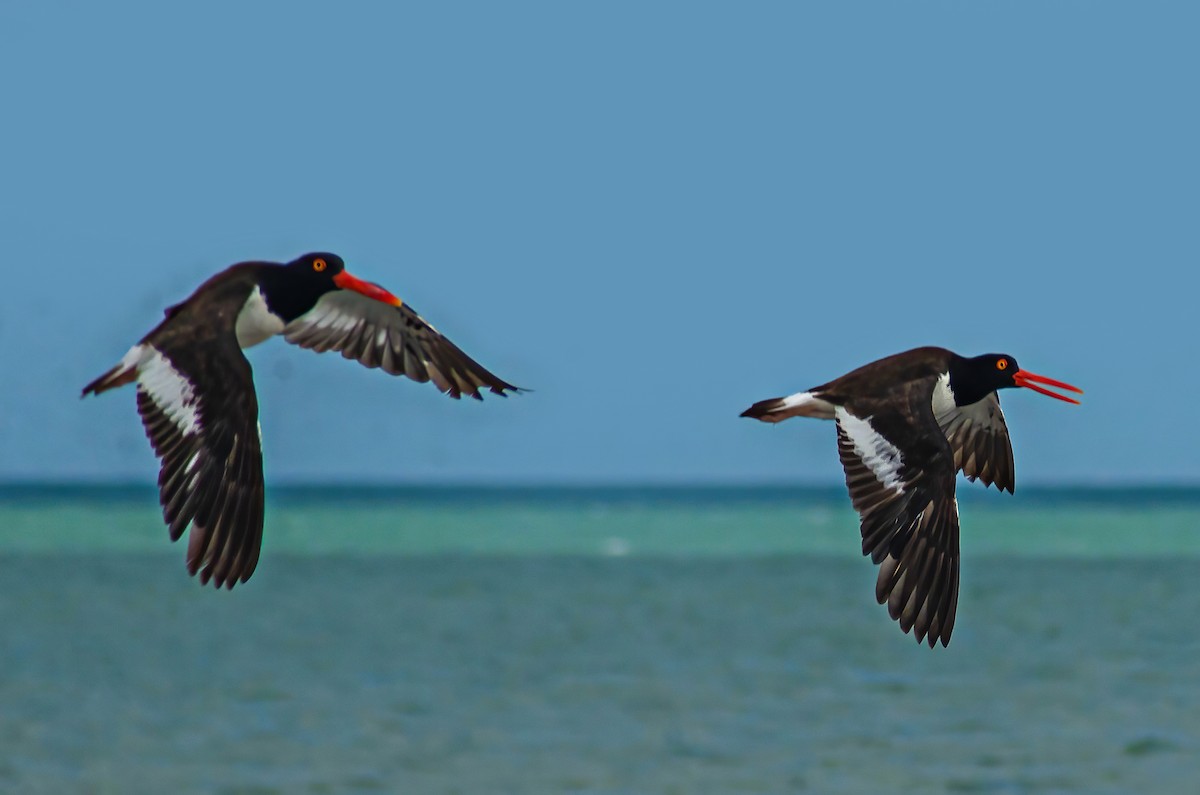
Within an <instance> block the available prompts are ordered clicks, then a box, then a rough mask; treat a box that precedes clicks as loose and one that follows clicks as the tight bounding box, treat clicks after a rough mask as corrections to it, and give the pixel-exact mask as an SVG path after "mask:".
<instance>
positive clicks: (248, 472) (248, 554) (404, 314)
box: [83, 253, 518, 588]
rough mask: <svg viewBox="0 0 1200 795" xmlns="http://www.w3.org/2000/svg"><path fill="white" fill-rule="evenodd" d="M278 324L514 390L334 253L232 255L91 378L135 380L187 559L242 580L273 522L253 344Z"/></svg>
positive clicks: (398, 370) (201, 569) (389, 367)
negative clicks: (266, 524)
mask: <svg viewBox="0 0 1200 795" xmlns="http://www.w3.org/2000/svg"><path fill="white" fill-rule="evenodd" d="M279 334H282V335H283V336H284V338H285V339H286V340H287V341H288V342H292V343H294V344H297V345H300V346H301V347H305V348H311V349H313V350H316V351H318V352H322V351H326V350H337V351H340V352H341V353H342V355H343V356H345V357H346V358H353V359H357V360H358V361H360V362H362V363H363V364H364V365H366V366H368V367H382V368H383V369H384V370H385V371H387V372H388V373H391V374H393V375H407V376H408V377H409V378H412V379H414V380H416V381H433V382H434V384H436V385H437V387H438V388H439V389H441V390H442V391H443V392H445V393H447V394H449V395H450V396H451V397H454V398H459V397H461V396H462V395H464V394H466V395H470V396H471V397H474V398H477V399H481V396H480V389H482V388H486V389H489V390H491V391H492V392H493V393H495V394H498V395H505V394H506V393H508V392H515V391H518V390H517V388H516V387H514V386H513V385H511V384H509V383H507V382H505V381H502V380H500V379H499V378H497V377H496V376H494V375H493V374H492V373H490V372H489V371H488V370H486V369H485V368H483V367H482V366H480V365H479V364H478V363H477V362H475V361H474V360H473V359H471V358H470V357H469V356H467V355H466V354H465V353H463V352H462V351H461V350H460V349H459V348H458V347H457V346H455V345H454V344H453V343H452V342H450V341H449V340H448V339H446V338H445V337H444V336H442V335H441V334H440V333H439V332H438V331H437V330H436V329H434V328H433V327H432V326H430V325H429V324H428V323H426V322H425V321H424V320H423V319H422V318H421V317H420V316H419V315H417V313H416V312H414V311H413V310H412V309H410V308H409V307H407V306H406V305H404V304H403V303H402V302H401V301H400V300H399V299H398V298H396V297H395V296H393V295H392V294H391V293H389V292H387V291H386V290H384V289H383V288H381V287H378V286H376V285H374V284H370V283H368V282H363V281H360V280H359V279H357V278H355V277H353V276H351V275H350V274H349V273H347V272H346V271H345V269H344V265H343V263H342V260H341V259H340V258H339V257H337V256H336V255H333V254H323V253H318V254H308V255H305V256H304V257H300V258H299V259H296V260H293V261H292V262H290V263H287V264H276V263H269V262H246V263H240V264H237V265H233V266H231V267H229V268H227V269H225V270H224V271H221V272H220V273H218V274H216V275H215V276H213V277H212V278H210V279H209V280H208V281H206V282H204V284H202V285H200V287H198V288H197V289H196V291H195V292H194V293H192V295H191V296H190V297H189V298H187V299H186V300H185V301H183V302H182V303H179V304H176V305H175V306H172V307H170V308H168V309H167V310H166V313H165V317H164V318H163V320H162V322H161V323H159V324H158V326H156V327H155V328H154V330H152V331H151V332H150V333H149V334H147V335H146V336H145V337H143V338H142V339H141V341H140V342H138V344H137V345H134V346H133V347H132V348H130V350H129V352H128V353H126V354H125V356H124V357H123V358H122V359H121V361H120V362H119V363H118V364H117V366H116V367H114V368H112V369H111V370H109V371H108V372H107V373H105V374H104V375H102V376H101V377H100V378H97V379H96V380H95V381H93V382H92V383H90V384H88V385H87V386H86V387H84V390H83V394H84V395H88V394H97V395H98V394H100V393H102V392H105V391H107V390H109V389H113V388H115V387H119V386H122V385H124V384H129V383H133V382H136V383H137V403H138V411H139V413H140V414H141V417H142V422H143V424H144V425H145V428H146V435H147V436H148V437H149V439H150V443H151V445H152V446H153V447H154V451H155V454H156V455H157V456H158V457H159V458H160V459H162V466H161V470H160V473H159V479H158V483H159V493H160V500H161V502H162V506H163V517H164V519H165V520H166V522H167V525H168V527H169V528H170V534H171V538H172V540H177V539H178V538H180V537H181V536H182V535H183V533H184V532H185V531H186V530H187V529H188V527H189V526H190V527H191V532H190V535H189V539H188V552H187V565H188V570H189V571H190V572H191V573H192V574H196V573H199V574H200V579H201V581H202V582H208V581H209V580H210V579H211V580H212V582H213V583H214V584H215V585H217V586H218V587H220V586H222V585H225V586H227V587H230V588H232V587H233V586H234V584H235V583H237V582H245V581H246V580H247V579H249V578H250V575H251V574H252V573H253V572H254V568H255V566H256V565H257V562H258V556H259V549H260V545H261V542H262V528H263V504H264V499H263V474H262V450H261V446H260V439H259V427H258V399H257V397H256V395H255V391H254V380H253V376H252V373H251V369H250V363H249V362H248V361H247V360H246V357H245V356H244V355H243V354H242V350H243V349H244V348H249V347H251V346H253V345H257V344H259V343H260V342H263V341H265V340H267V339H269V338H270V337H273V336H276V335H279Z"/></svg>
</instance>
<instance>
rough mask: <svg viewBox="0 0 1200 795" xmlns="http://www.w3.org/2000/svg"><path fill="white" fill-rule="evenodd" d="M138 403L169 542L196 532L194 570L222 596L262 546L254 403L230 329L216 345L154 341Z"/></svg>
mask: <svg viewBox="0 0 1200 795" xmlns="http://www.w3.org/2000/svg"><path fill="white" fill-rule="evenodd" d="M141 348H142V352H141V361H140V364H139V367H138V385H137V404H138V413H139V414H141V417H142V423H143V425H145V427H146V436H148V437H149V439H150V443H151V445H153V447H154V452H155V454H156V455H157V456H158V457H159V458H160V459H161V463H162V468H161V470H160V471H159V476H158V487H159V500H160V502H161V503H162V508H163V518H164V519H165V520H166V522H167V525H168V527H169V528H170V533H171V540H172V541H176V540H178V539H179V538H180V537H181V536H182V535H183V533H184V531H185V530H187V528H188V526H189V525H190V526H191V532H190V535H189V537H188V548H187V567H188V572H189V573H191V574H193V575H194V574H196V573H197V572H199V574H200V581H201V582H202V583H208V581H209V580H212V582H213V584H214V585H215V586H217V587H218V588H219V587H221V586H223V585H224V586H227V587H229V588H232V587H233V586H234V585H235V584H236V583H237V582H245V581H246V580H248V579H250V575H251V574H253V573H254V568H255V566H256V565H257V564H258V554H259V550H260V548H261V546H262V529H263V475H262V449H261V446H260V440H259V431H258V399H257V397H256V396H255V394H254V383H253V380H252V377H251V372H250V363H249V362H247V361H246V357H245V356H243V355H242V352H241V349H240V348H239V347H238V345H237V340H236V338H235V336H234V334H233V330H232V328H230V329H228V330H222V331H221V332H219V333H217V334H216V335H215V336H214V337H212V338H211V339H202V340H197V339H195V338H194V337H192V338H188V339H182V338H180V337H178V336H175V335H169V334H164V335H161V336H160V337H159V338H157V339H156V338H155V337H154V335H151V336H150V337H148V338H147V340H146V341H144V342H143V343H142V345H141Z"/></svg>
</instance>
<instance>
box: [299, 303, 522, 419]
mask: <svg viewBox="0 0 1200 795" xmlns="http://www.w3.org/2000/svg"><path fill="white" fill-rule="evenodd" d="M283 335H284V339H286V340H287V341H288V342H291V343H294V344H296V345H299V346H300V347H302V348H311V349H312V350H314V351H316V352H318V353H323V352H325V351H329V350H334V351H340V352H341V354H342V355H343V356H345V357H346V358H347V359H357V360H358V361H359V362H361V363H362V364H364V365H366V366H367V367H381V368H383V370H384V371H385V372H388V373H391V374H392V375H406V376H408V377H409V378H411V379H413V380H414V381H421V382H424V381H433V383H434V384H435V385H436V386H437V388H438V389H440V390H442V391H443V392H445V393H446V394H447V395H449V396H450V397H452V398H455V399H457V398H459V397H461V396H462V395H470V396H471V397H473V398H475V399H476V400H482V399H483V398H482V396H481V395H480V394H479V390H480V389H481V388H486V389H490V390H491V391H492V392H494V393H495V394H497V395H504V394H505V393H506V392H516V391H518V389H517V387H515V386H513V385H512V384H510V383H508V382H506V381H502V380H501V379H499V378H497V377H496V376H495V375H493V374H492V373H491V372H489V371H488V370H487V369H486V368H484V367H483V366H482V365H481V364H479V363H478V362H476V361H475V360H474V359H472V358H471V357H470V356H468V355H467V354H465V353H463V352H462V351H461V350H460V349H459V348H458V346H456V345H455V344H454V343H452V342H451V341H450V340H448V339H446V338H445V337H444V336H443V335H442V334H441V333H440V332H439V331H438V330H437V329H435V328H434V327H433V326H431V325H429V324H428V323H426V322H425V320H424V319H423V318H422V317H421V316H420V315H418V314H417V313H416V312H414V311H413V310H412V309H410V308H409V307H408V305H407V304H405V305H401V306H398V307H397V306H392V305H390V304H385V303H383V302H381V301H376V300H373V299H371V298H368V297H366V296H365V295H361V294H359V293H356V292H353V291H351V290H335V291H334V292H331V293H326V294H325V295H323V296H322V297H321V299H320V300H319V301H317V304H316V306H314V307H313V308H312V309H311V310H309V311H308V312H306V313H305V314H303V315H301V316H300V317H298V318H296V319H295V320H293V321H292V322H291V323H289V324H288V325H287V326H286V327H285V328H284V330H283Z"/></svg>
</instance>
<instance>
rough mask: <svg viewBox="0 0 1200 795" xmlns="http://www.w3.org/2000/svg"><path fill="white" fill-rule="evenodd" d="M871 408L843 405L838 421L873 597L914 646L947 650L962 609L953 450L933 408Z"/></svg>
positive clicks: (839, 449)
mask: <svg viewBox="0 0 1200 795" xmlns="http://www.w3.org/2000/svg"><path fill="white" fill-rule="evenodd" d="M872 409H874V411H873V413H871V414H869V415H867V416H858V415H856V414H855V413H853V412H852V411H851V410H850V409H847V408H845V407H841V406H839V407H838V408H837V411H836V417H835V419H836V421H837V428H838V454H839V456H840V457H841V460H842V467H843V468H844V469H845V471H846V486H847V487H848V488H849V490H850V499H851V500H852V502H853V503H854V509H855V510H856V511H858V514H859V518H860V520H861V531H862V550H863V554H864V555H870V556H871V560H873V561H874V562H875V563H877V564H879V575H878V578H877V579H876V583H875V598H876V599H877V600H878V601H879V603H880V604H884V603H887V606H888V614H889V615H891V617H892V618H893V619H894V620H896V621H898V622H900V628H901V629H902V630H904V632H908V631H910V630H912V631H913V632H914V635H915V636H916V639H917V642H921V641H922V640H927V641H928V643H929V646H930V647H933V646H934V645H935V644H936V643H937V642H938V641H941V643H942V645H943V646H945V645H947V644H948V643H949V642H950V633H951V632H952V631H953V630H954V614H955V609H956V606H957V604H958V557H959V550H958V503H957V501H956V500H955V498H954V469H953V466H952V458H951V452H950V450H949V448H948V446H947V444H946V442H945V440H944V439H943V438H942V436H941V434H940V432H939V431H938V429H937V426H936V425H935V424H934V422H933V417H932V411H931V410H928V409H927V410H926V411H925V412H924V413H921V412H920V411H912V410H908V409H909V407H905V410H896V409H895V408H894V407H892V408H889V407H887V406H886V405H884V404H882V403H880V404H877V405H875V406H872ZM861 413H862V414H864V415H866V414H867V412H865V411H864V412H861ZM926 426H927V427H926ZM930 431H932V433H933V434H934V437H933V439H934V441H933V443H930V442H929V441H928V436H927V435H928V434H929V432H930Z"/></svg>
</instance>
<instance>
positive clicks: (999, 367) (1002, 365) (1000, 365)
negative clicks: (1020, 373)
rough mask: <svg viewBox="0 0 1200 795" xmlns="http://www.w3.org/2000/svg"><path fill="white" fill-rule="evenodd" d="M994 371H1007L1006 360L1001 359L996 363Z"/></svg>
mask: <svg viewBox="0 0 1200 795" xmlns="http://www.w3.org/2000/svg"><path fill="white" fill-rule="evenodd" d="M996 369H997V370H1007V369H1008V359H1001V360H1000V361H998V362H996Z"/></svg>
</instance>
